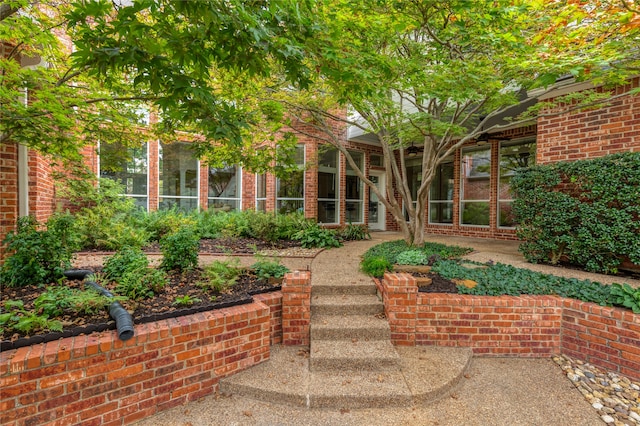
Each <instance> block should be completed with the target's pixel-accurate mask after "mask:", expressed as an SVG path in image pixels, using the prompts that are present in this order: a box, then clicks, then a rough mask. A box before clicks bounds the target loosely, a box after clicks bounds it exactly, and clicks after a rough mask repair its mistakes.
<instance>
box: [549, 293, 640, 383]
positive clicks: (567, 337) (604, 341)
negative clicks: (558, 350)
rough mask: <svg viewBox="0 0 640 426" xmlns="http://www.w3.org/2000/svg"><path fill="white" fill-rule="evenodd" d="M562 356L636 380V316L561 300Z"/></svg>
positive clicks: (639, 361)
mask: <svg viewBox="0 0 640 426" xmlns="http://www.w3.org/2000/svg"><path fill="white" fill-rule="evenodd" d="M562 306H563V308H564V309H563V312H562V353H565V354H567V355H569V356H573V357H576V358H580V359H583V360H585V361H587V362H590V363H592V364H595V365H598V366H600V367H602V368H605V369H608V370H612V371H619V372H620V373H622V374H624V375H626V376H629V377H634V378H636V379H640V315H635V314H633V313H632V312H630V311H628V310H623V309H616V308H608V307H603V306H598V305H595V304H593V303H585V302H580V301H578V300H573V299H565V300H564V301H563V303H562Z"/></svg>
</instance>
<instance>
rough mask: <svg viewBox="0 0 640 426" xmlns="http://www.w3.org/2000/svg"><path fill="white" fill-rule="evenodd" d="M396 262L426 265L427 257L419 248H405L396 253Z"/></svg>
mask: <svg viewBox="0 0 640 426" xmlns="http://www.w3.org/2000/svg"><path fill="white" fill-rule="evenodd" d="M396 263H399V264H400V265H426V264H428V263H429V257H428V256H427V255H426V254H425V253H424V252H423V251H421V250H407V251H403V252H402V253H400V254H399V255H398V257H397V258H396Z"/></svg>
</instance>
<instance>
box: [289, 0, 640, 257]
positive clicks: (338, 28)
mask: <svg viewBox="0 0 640 426" xmlns="http://www.w3.org/2000/svg"><path fill="white" fill-rule="evenodd" d="M538 3H539V4H538ZM576 5H578V6H576ZM591 6H594V4H590V5H585V4H584V3H583V2H569V4H565V2H557V3H556V2H513V1H494V2H468V1H464V0H448V1H437V2H436V1H417V0H416V1H406V2H395V1H384V0H382V1H377V2H369V1H361V2H353V1H352V2H329V3H327V4H326V9H325V10H324V13H325V15H324V21H325V22H326V23H327V30H326V32H325V33H324V35H323V38H321V39H318V41H317V44H316V45H315V46H314V48H315V49H316V53H317V56H316V60H317V68H318V69H319V70H320V72H321V77H320V78H319V79H318V80H316V82H315V84H316V86H314V88H313V90H312V91H311V92H306V94H302V95H300V94H298V96H296V97H294V98H291V97H289V98H288V99H286V100H285V102H287V103H288V104H289V105H290V108H291V111H292V113H293V115H294V116H295V118H296V121H293V123H302V124H303V125H304V126H306V127H309V126H311V127H314V128H315V129H316V130H318V131H323V132H324V135H325V137H324V141H325V142H326V143H328V144H330V145H333V146H334V147H336V148H337V149H338V150H339V151H340V152H342V153H343V154H344V156H345V157H346V159H347V161H348V162H349V164H350V166H351V168H352V169H353V170H354V171H355V172H356V174H357V175H358V176H359V178H360V179H362V180H363V181H364V182H365V183H366V184H367V185H368V186H369V187H370V188H371V190H372V191H373V192H375V193H376V194H377V195H378V197H379V198H380V199H381V201H382V202H384V204H385V206H386V208H387V211H389V212H390V213H391V214H392V215H393V217H394V219H395V221H396V223H397V224H398V226H399V228H400V229H401V230H402V232H403V235H404V238H405V240H406V241H407V242H409V243H413V244H416V245H419V244H422V243H423V242H424V232H425V219H426V210H427V197H428V192H429V188H430V185H431V182H432V180H433V178H434V176H435V173H436V170H437V167H438V165H439V164H441V163H442V162H443V161H444V160H445V159H446V158H447V157H449V156H451V155H452V154H453V153H454V152H455V150H456V149H458V148H460V147H461V146H462V145H464V144H465V143H467V142H470V141H472V140H474V139H476V138H478V137H479V136H480V135H482V134H484V133H487V132H495V131H499V130H500V129H501V128H503V127H505V126H506V125H505V124H502V125H500V124H489V123H495V120H493V119H494V118H495V117H500V116H503V115H505V114H507V113H508V111H510V108H512V107H514V106H518V105H520V104H522V103H523V96H522V95H523V94H526V92H527V90H528V89H533V88H536V87H540V86H543V87H544V86H545V85H549V84H551V83H554V82H555V81H556V78H557V77H558V76H561V75H566V74H573V75H574V76H576V77H577V78H585V77H590V78H595V77H600V76H602V78H603V79H604V78H608V79H611V76H606V73H605V72H604V71H605V70H606V67H603V64H608V63H613V61H620V60H621V59H622V56H623V54H622V51H621V46H620V43H621V42H622V41H621V37H613V35H612V34H613V32H614V31H613V30H612V28H611V26H610V25H607V24H606V23H605V22H604V20H605V19H606V22H608V23H610V24H613V23H618V24H620V25H623V23H624V22H625V20H630V22H637V20H636V19H635V16H636V15H635V12H633V13H632V14H633V17H632V18H629V16H627V15H628V14H629V13H630V12H629V9H628V8H620V7H617V8H614V7H613V6H612V9H611V10H614V9H615V10H616V11H617V13H618V14H617V15H615V17H611V16H608V15H607V16H605V15H600V14H599V13H598V14H594V13H592V12H593V10H592V9H591V8H590V7H591ZM551 11H552V12H557V13H563V14H564V15H562V16H563V19H560V20H558V19H556V16H558V15H554V14H550V13H549V12H551ZM623 15H624V17H623ZM631 28H632V29H633V31H634V33H635V26H634V27H631ZM605 30H606V31H605ZM630 31H631V29H630ZM605 32H607V33H608V34H610V35H611V36H610V38H609V39H607V40H606V42H604V41H603V42H602V43H601V44H600V45H599V46H595V47H594V46H593V43H589V40H592V39H593V37H595V35H598V34H599V35H602V34H604V33H605ZM542 40H544V42H542ZM627 45H628V43H627ZM551 48H553V49H558V50H556V51H554V54H555V57H554V59H553V60H548V58H549V51H550V50H551ZM560 49H564V50H562V51H560ZM585 55H590V56H589V61H588V64H587V63H585V61H584V56H585ZM596 64H598V65H599V68H597V67H596ZM626 69H627V70H628V69H629V68H626ZM587 71H589V73H587ZM613 74H614V75H615V76H617V77H620V76H623V74H624V73H623V72H622V71H619V72H617V73H613ZM626 75H627V76H628V72H627V74H626ZM541 92H544V91H541ZM318 93H322V94H323V96H322V97H320V96H318V95H317V94H318ZM607 96H609V95H608V94H604V95H602V94H589V95H583V99H581V100H580V102H581V105H584V104H588V103H594V102H603V101H604V98H606V97H607ZM576 102H577V101H576V100H575V99H574V100H573V101H571V102H570V103H569V105H570V108H578V107H580V104H577V103H576ZM338 106H343V107H346V108H348V109H349V111H350V113H349V114H348V115H347V117H345V116H344V114H343V115H340V114H336V113H335V111H336V109H337V107H338ZM538 108H540V107H538ZM566 109H567V108H565V109H564V110H566ZM537 111H538V110H534V111H533V114H530V115H526V114H524V115H522V116H519V117H512V118H511V122H510V123H508V124H507V125H510V126H511V125H513V124H516V123H520V124H524V123H531V122H533V120H535V114H536V113H537ZM554 113H555V114H558V113H560V111H556V112H554ZM492 120H493V121H492ZM336 121H339V122H343V123H346V124H347V125H351V126H356V127H359V128H361V129H362V130H363V131H364V132H365V133H370V134H373V135H376V137H377V139H378V142H379V143H380V146H381V147H382V150H383V154H384V166H385V170H386V183H387V186H386V190H385V191H384V192H385V193H384V194H382V193H380V192H379V191H378V189H377V188H376V186H375V185H373V183H372V182H371V181H369V180H368V179H367V178H366V176H365V175H364V173H363V172H362V170H360V169H359V168H358V167H357V164H355V163H354V162H353V159H352V158H351V155H350V154H349V151H348V150H347V144H346V143H345V140H344V137H343V136H342V135H341V134H337V133H336V132H335V131H334V129H335V127H336V126H335V125H334V124H335V122H336ZM303 128H304V127H303V126H301V127H300V128H299V131H300V132H302V133H304V132H305V130H303ZM414 144H415V147H416V148H418V150H419V152H420V153H421V154H419V158H420V159H421V166H422V172H421V180H420V181H419V187H418V188H417V191H415V193H412V191H411V188H410V185H409V182H408V179H407V174H406V173H405V170H406V154H405V153H406V151H405V149H406V148H407V147H409V146H411V145H414ZM396 192H397V193H398V194H399V196H400V200H398V199H396ZM403 210H405V211H406V214H407V216H408V218H409V221H408V222H407V221H406V220H405V211H403Z"/></svg>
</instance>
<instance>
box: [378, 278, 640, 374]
mask: <svg viewBox="0 0 640 426" xmlns="http://www.w3.org/2000/svg"><path fill="white" fill-rule="evenodd" d="M378 289H379V290H380V291H381V292H382V296H383V301H384V305H385V312H386V314H387V318H388V320H389V325H390V326H391V339H392V342H393V343H394V344H395V345H440V346H460V347H470V348H472V350H473V352H474V354H477V355H487V356H518V357H544V356H549V355H552V354H560V353H564V354H567V355H570V356H573V357H576V358H579V359H582V360H584V361H587V362H590V363H592V364H594V365H597V366H599V367H602V368H605V369H608V370H611V371H616V372H619V373H621V374H624V375H626V376H629V377H631V378H633V379H636V380H638V379H640V315H635V314H633V313H632V312H630V311H628V310H626V309H619V308H606V307H602V306H598V305H596V304H593V303H587V302H581V301H577V300H573V299H565V298H561V297H555V296H520V297H513V296H499V297H493V296H471V295H461V294H443V293H418V292H417V290H418V289H417V286H416V283H415V279H414V278H413V277H412V276H411V275H408V274H385V276H384V279H383V280H382V281H381V282H379V283H378Z"/></svg>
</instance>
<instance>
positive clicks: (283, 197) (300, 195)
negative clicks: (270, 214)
mask: <svg viewBox="0 0 640 426" xmlns="http://www.w3.org/2000/svg"><path fill="white" fill-rule="evenodd" d="M296 164H298V166H299V168H300V170H298V171H294V172H292V173H289V174H288V175H287V176H286V177H283V178H278V179H277V181H276V211H277V212H278V213H293V212H304V170H303V168H304V145H297V146H296ZM264 184H265V185H264V186H263V187H260V185H261V183H260V179H258V188H257V192H256V193H257V194H260V193H264V194H265V195H264V196H265V197H266V180H265V181H264ZM263 188H264V189H263Z"/></svg>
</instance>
